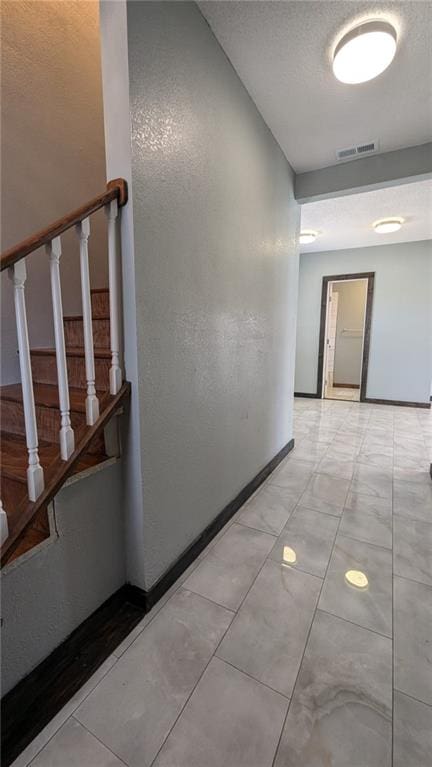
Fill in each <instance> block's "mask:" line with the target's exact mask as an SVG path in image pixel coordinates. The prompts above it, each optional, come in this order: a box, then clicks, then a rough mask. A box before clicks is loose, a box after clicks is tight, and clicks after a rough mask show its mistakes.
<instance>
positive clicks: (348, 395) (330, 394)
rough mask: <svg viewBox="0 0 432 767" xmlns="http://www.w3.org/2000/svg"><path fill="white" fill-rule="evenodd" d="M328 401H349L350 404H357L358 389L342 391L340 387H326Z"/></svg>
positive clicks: (358, 397)
mask: <svg viewBox="0 0 432 767" xmlns="http://www.w3.org/2000/svg"><path fill="white" fill-rule="evenodd" d="M327 398H328V399H343V400H351V401H352V402H358V401H359V399H360V390H359V389H344V388H343V387H342V386H336V387H333V386H328V387H327Z"/></svg>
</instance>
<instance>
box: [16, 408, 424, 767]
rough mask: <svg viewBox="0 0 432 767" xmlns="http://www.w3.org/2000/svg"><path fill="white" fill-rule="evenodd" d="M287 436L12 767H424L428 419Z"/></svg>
mask: <svg viewBox="0 0 432 767" xmlns="http://www.w3.org/2000/svg"><path fill="white" fill-rule="evenodd" d="M294 434H295V438H296V447H295V449H294V451H293V452H292V453H291V454H290V455H289V456H288V457H287V459H285V460H284V461H283V463H282V464H280V465H279V467H278V468H277V469H276V470H275V472H274V473H273V474H272V475H271V476H270V477H269V479H268V481H267V482H266V483H265V485H264V486H262V487H261V488H260V490H258V492H257V493H256V494H255V496H254V497H253V498H252V499H250V500H249V502H248V503H247V504H246V505H245V506H244V507H243V508H242V509H241V510H240V511H239V512H238V513H237V515H236V516H235V517H234V518H233V520H232V521H231V522H230V523H229V524H228V525H227V526H226V527H225V528H224V530H223V531H221V533H220V534H219V535H218V536H217V537H216V538H215V539H214V540H213V541H212V543H211V544H210V546H209V547H208V549H207V550H206V551H205V552H203V554H202V555H201V556H200V557H199V558H198V560H197V561H196V562H195V563H194V564H193V565H192V566H191V567H190V568H189V570H188V571H187V572H186V573H185V574H184V576H183V577H182V578H181V579H180V581H179V582H178V583H176V584H175V586H174V587H173V588H172V589H171V590H170V592H169V593H168V594H166V595H165V597H164V598H163V600H161V602H159V604H158V605H157V606H156V607H155V608H154V609H153V610H152V612H151V613H149V614H148V615H147V616H146V617H145V618H144V619H143V621H142V622H141V624H140V625H139V626H137V627H136V628H135V629H134V631H133V632H132V633H131V634H130V635H129V637H127V639H126V640H125V641H124V642H123V643H122V645H121V646H120V647H118V648H117V650H116V651H115V653H114V654H113V655H112V656H111V657H110V658H108V659H107V661H105V663H104V664H103V666H101V668H100V669H99V670H98V672H97V673H96V674H95V675H94V677H93V678H92V679H90V680H89V681H88V682H87V684H86V685H85V686H84V687H83V688H82V690H81V691H80V692H79V693H78V694H77V695H76V696H75V697H74V698H73V699H72V701H70V702H69V703H68V705H67V706H66V707H65V708H64V709H63V711H61V712H60V713H59V714H58V715H57V716H56V717H55V718H54V720H53V721H52V722H51V723H50V724H49V725H48V727H46V728H45V730H44V731H43V732H42V733H41V734H40V735H39V736H38V737H37V738H36V740H35V741H33V743H32V744H30V746H29V747H28V748H27V749H26V751H25V752H24V753H23V754H22V755H21V756H20V757H19V758H18V760H17V761H16V762H15V767H23V766H24V765H29V764H31V765H32V767H120V766H121V765H123V767H124V765H127V767H150V765H154V767H390V766H391V765H393V767H430V765H431V764H432V758H431V754H432V482H431V479H430V477H429V474H428V466H429V461H430V460H431V452H432V414H431V411H428V410H421V409H410V408H397V407H394V408H393V407H388V406H379V405H364V404H358V403H355V402H336V401H330V400H324V401H318V400H309V399H298V400H296V402H295V420H294ZM350 570H355V571H359V572H360V573H362V574H364V575H365V576H366V578H367V581H368V583H367V585H366V586H365V587H357V586H356V585H352V584H350V583H348V582H347V577H346V573H347V572H348V571H350Z"/></svg>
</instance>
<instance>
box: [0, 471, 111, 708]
mask: <svg viewBox="0 0 432 767" xmlns="http://www.w3.org/2000/svg"><path fill="white" fill-rule="evenodd" d="M55 514H56V522H57V528H58V532H59V536H60V537H59V538H55V539H53V540H50V541H49V542H48V543H45V544H44V548H43V550H40V551H37V550H33V551H32V552H30V554H31V556H30V557H29V558H27V559H25V560H17V561H16V564H15V565H14V563H12V565H11V566H9V567H8V568H7V570H3V572H2V618H3V625H2V695H4V694H5V693H6V692H7V691H8V690H10V689H11V688H12V687H13V686H14V685H15V684H16V683H17V682H19V680H20V679H21V678H22V677H24V676H26V674H28V673H29V672H30V671H31V670H32V669H33V668H34V667H35V666H36V665H37V664H38V663H40V661H41V660H43V659H44V658H45V657H46V656H47V655H49V653H50V652H51V651H52V650H54V648H55V647H57V646H58V645H59V644H60V643H61V642H62V641H63V640H64V639H65V638H66V637H67V636H68V635H69V634H70V633H71V632H72V631H73V630H74V629H75V628H77V626H79V624H80V623H82V621H83V620H85V618H87V617H88V616H89V615H90V614H91V613H92V612H93V611H94V610H96V609H97V608H98V607H99V606H100V605H101V603H102V602H104V601H105V599H108V597H109V596H110V595H111V594H113V593H114V591H116V590H117V589H118V588H120V586H122V585H123V583H124V582H125V579H126V578H125V555H124V517H123V513H122V483H121V464H120V463H116V464H114V465H112V466H110V467H107V468H105V469H103V470H102V471H99V472H98V473H96V474H93V475H92V476H91V477H88V478H86V479H84V480H81V481H80V482H75V483H74V484H72V485H70V486H69V487H66V488H64V489H63V490H62V491H61V492H60V493H59V494H58V495H57V497H56V499H55Z"/></svg>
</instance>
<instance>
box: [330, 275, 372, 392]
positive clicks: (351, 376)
mask: <svg viewBox="0 0 432 767" xmlns="http://www.w3.org/2000/svg"><path fill="white" fill-rule="evenodd" d="M333 290H334V291H336V292H337V293H338V294H339V300H338V313H337V322H336V345H335V366H334V382H335V383H339V384H342V383H347V384H357V385H358V386H359V385H360V377H361V363H362V352H363V325H364V315H365V308H366V291H367V282H366V280H353V281H352V282H350V281H348V282H336V283H335V284H334V286H333ZM347 329H348V330H361V331H362V332H361V335H360V336H354V335H348V334H345V333H344V330H347Z"/></svg>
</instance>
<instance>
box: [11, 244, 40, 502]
mask: <svg viewBox="0 0 432 767" xmlns="http://www.w3.org/2000/svg"><path fill="white" fill-rule="evenodd" d="M9 274H10V277H11V279H12V282H13V285H14V301H15V316H16V326H17V335H18V349H19V364H20V371H21V386H22V393H23V406H24V423H25V432H26V444H27V450H28V456H29V462H28V468H27V487H28V494H29V499H30V500H31V501H35V500H36V498H38V497H39V496H40V494H41V493H42V491H43V489H44V475H43V469H42V466H41V465H40V463H39V451H38V436H37V424H36V410H35V403H34V393H33V378H32V369H31V361H30V346H29V338H28V328H27V314H26V305H25V296H24V285H25V281H26V277H27V273H26V266H25V261H24V259H22V260H21V261H18V263H16V264H15V266H13V267H11V269H10V271H9Z"/></svg>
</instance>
